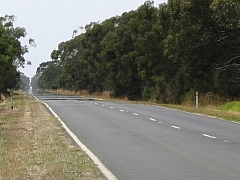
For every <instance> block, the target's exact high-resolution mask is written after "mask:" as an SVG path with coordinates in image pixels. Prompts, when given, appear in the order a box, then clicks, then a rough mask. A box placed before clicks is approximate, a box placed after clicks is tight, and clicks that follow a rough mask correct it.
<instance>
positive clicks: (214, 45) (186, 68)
mask: <svg viewBox="0 0 240 180" xmlns="http://www.w3.org/2000/svg"><path fill="white" fill-rule="evenodd" d="M82 29H83V28H82ZM51 58H52V61H50V62H46V63H42V64H41V66H40V67H39V68H38V71H37V72H38V74H41V77H40V78H39V81H38V84H39V86H40V87H41V88H45V89H46V88H48V89H50V88H52V89H54V88H63V89H69V90H88V91H89V92H96V91H99V92H102V91H111V92H112V95H113V96H116V97H128V98H129V99H145V100H148V99H154V100H157V101H161V102H170V103H179V102H181V99H182V97H183V95H184V94H186V93H188V92H191V91H199V92H201V93H208V92H212V93H214V94H219V95H221V96H226V97H229V96H234V97H239V96H240V94H239V92H240V91H239V90H240V68H239V67H240V2H239V0H204V1H199V0H181V1H179V0H168V2H167V3H164V4H161V5H159V7H158V8H157V7H155V6H154V2H153V1H146V2H145V3H144V4H143V5H142V6H140V7H139V8H138V9H137V10H135V11H130V12H127V13H123V14H122V15H121V16H116V17H112V18H110V19H107V20H105V21H103V22H101V23H99V22H98V23H96V22H94V23H90V24H89V25H86V26H85V30H84V32H81V34H79V35H77V31H76V30H75V31H74V32H73V38H72V39H71V40H69V41H67V42H62V43H60V44H59V46H58V49H57V50H53V52H52V53H51Z"/></svg>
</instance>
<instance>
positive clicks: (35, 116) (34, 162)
mask: <svg viewBox="0 0 240 180" xmlns="http://www.w3.org/2000/svg"><path fill="white" fill-rule="evenodd" d="M13 106H14V108H13V110H12V109H11V103H10V100H8V99H7V100H6V101H5V103H4V104H1V105H0V179H1V180H9V179H34V180H38V179H39V180H40V179H83V180H96V179H104V178H103V177H101V174H100V173H99V169H98V168H97V167H96V165H94V164H93V162H92V161H91V160H90V159H89V158H88V156H87V155H86V154H85V153H84V152H83V151H82V150H81V149H79V148H78V147H76V146H74V145H72V142H71V140H70V138H69V137H68V136H67V135H66V133H65V131H64V129H63V128H62V126H61V124H60V123H59V122H58V120H57V119H56V118H54V117H53V116H52V115H51V114H50V113H49V112H48V111H47V109H46V108H45V106H44V105H43V104H41V103H40V102H38V101H37V100H35V99H34V98H33V97H32V96H30V95H29V94H24V93H21V94H20V95H16V96H13Z"/></svg>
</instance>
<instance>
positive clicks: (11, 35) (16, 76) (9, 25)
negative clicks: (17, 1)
mask: <svg viewBox="0 0 240 180" xmlns="http://www.w3.org/2000/svg"><path fill="white" fill-rule="evenodd" d="M14 20H15V17H14V16H9V15H6V16H4V17H0V92H5V91H6V90H7V89H8V88H18V87H19V85H20V84H19V82H20V72H18V70H17V68H18V67H24V64H25V59H24V54H25V53H27V52H28V49H29V47H27V46H26V45H25V46H22V45H21V43H20V41H19V39H20V38H21V37H25V36H26V30H25V28H21V27H14V26H13V23H14ZM29 43H30V44H31V45H35V43H34V40H33V39H30V40H29Z"/></svg>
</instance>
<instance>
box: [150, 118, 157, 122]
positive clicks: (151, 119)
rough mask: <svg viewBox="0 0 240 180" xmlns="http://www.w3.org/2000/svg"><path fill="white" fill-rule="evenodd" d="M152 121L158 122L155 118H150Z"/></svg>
mask: <svg viewBox="0 0 240 180" xmlns="http://www.w3.org/2000/svg"><path fill="white" fill-rule="evenodd" d="M149 120H150V121H154V122H156V121H157V120H156V119H153V118H149Z"/></svg>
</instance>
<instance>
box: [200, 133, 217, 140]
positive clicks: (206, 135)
mask: <svg viewBox="0 0 240 180" xmlns="http://www.w3.org/2000/svg"><path fill="white" fill-rule="evenodd" d="M202 135H203V136H205V137H208V138H212V139H216V138H217V137H214V136H210V135H208V134H202Z"/></svg>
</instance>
